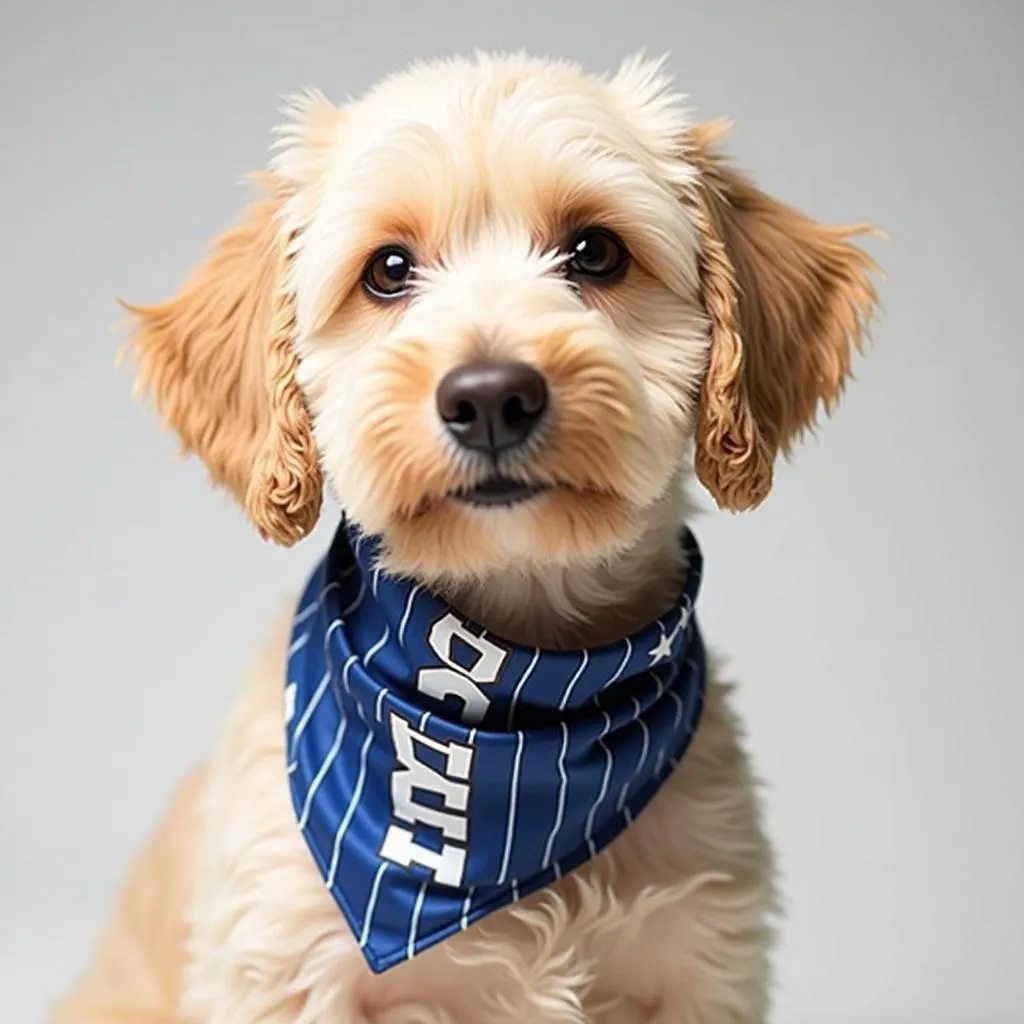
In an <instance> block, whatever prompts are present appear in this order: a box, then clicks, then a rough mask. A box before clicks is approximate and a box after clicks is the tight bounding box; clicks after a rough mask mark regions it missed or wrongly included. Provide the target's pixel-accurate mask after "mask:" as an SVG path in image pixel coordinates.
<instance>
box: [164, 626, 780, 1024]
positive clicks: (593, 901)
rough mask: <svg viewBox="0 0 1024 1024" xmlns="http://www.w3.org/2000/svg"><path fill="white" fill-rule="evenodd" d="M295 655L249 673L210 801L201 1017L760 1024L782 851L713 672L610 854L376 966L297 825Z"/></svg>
mask: <svg viewBox="0 0 1024 1024" xmlns="http://www.w3.org/2000/svg"><path fill="white" fill-rule="evenodd" d="M284 646H285V645H284V642H283V640H282V641H281V642H280V643H279V644H278V645H277V650H276V651H275V653H274V654H273V655H271V656H270V657H268V658H267V659H265V661H264V663H263V664H262V665H261V666H260V667H259V669H258V670H257V671H256V672H255V673H254V674H253V675H252V676H251V678H250V680H249V682H248V684H247V686H246V688H245V691H244V692H243V694H242V696H241V699H240V700H239V702H238V705H237V707H236V709H235V711H234V714H233V715H232V717H231V719H230V722H229V724H228V726H227V729H226V730H225V733H224V735H223V737H222V739H221V741H220V743H219V745H218V747H217V749H216V751H215V753H214V756H213V759H212V762H211V764H210V767H209V772H208V776H207V781H206V784H205V789H204V792H203V794H202V797H201V811H200V815H201V817H200V829H199V850H198V853H197V872H196V885H195V888H194V892H193V896H192V899H191V903H190V906H189V909H188V912H187V919H188V920H187V930H188V937H187V946H188V967H187V968H186V973H185V982H184V992H183V1004H184V1009H185V1011H186V1013H187V1014H188V1015H189V1017H190V1018H191V1019H194V1020H196V1021H204V1022H208V1024H250V1022H251V1021H254V1020H259V1021H261V1022H262V1024H270V1022H277V1021H280V1022H281V1024H284V1022H286V1021H287V1022H289V1024H313V1022H316V1024H349V1022H360V1024H362V1022H364V1021H365V1022H371V1021H374V1022H377V1021H379V1022H382V1024H416V1022H430V1024H454V1022H466V1024H484V1022H490V1021H493V1022H499V1021H501V1022H509V1024H511V1022H513V1021H517V1022H518V1021H531V1022H536V1024H542V1022H549V1021H550V1022H556V1021H559V1022H561V1021H594V1022H597V1021H602V1022H616V1024H618V1022H623V1024H628V1022H631V1021H646V1020H653V1021H659V1022H660V1021H665V1022H668V1021H690V1020H693V1021H695V1022H696V1021H702V1022H715V1021H719V1020H721V1021H730V1020H737V1021H757V1020H761V1019H762V1017H763V1013H764V1009H765V1007H764V1006H763V998H764V997H763V995H762V993H763V992H764V991H765V988H766V984H765V981H766V978H765V975H766V972H767V969H768V968H767V957H766V952H767V946H768V943H767V941H766V939H767V936H766V934H765V932H766V928H767V926H766V924H765V921H766V917H767V915H768V912H769V910H770V908H771V905H772V901H773V889H772V873H771V863H770V855H769V851H768V846H767V844H766V842H765V839H764V837H763V835H762V833H761V831H760V823H759V814H758V810H757V806H756V799H755V793H754V789H753V783H752V779H751V776H750V772H749V768H748V764H747V760H746V757H745V755H744V753H743V751H742V749H741V747H740V742H739V729H738V725H737V722H736V719H735V717H734V716H733V713H732V711H731V710H730V708H729V704H728V701H729V691H728V688H727V687H726V686H723V685H722V684H720V683H717V682H715V680H714V671H713V668H712V670H711V679H710V680H709V688H708V700H707V707H706V710H705V713H704V719H703V721H702V723H701V726H700V729H699V730H698V733H697V736H696V738H695V740H694V743H693V746H692V748H691V750H690V752H689V753H688V755H687V757H686V758H685V759H684V761H683V762H682V763H681V764H680V766H679V768H678V769H677V771H676V774H675V775H674V776H673V778H672V779H670V780H669V781H668V782H667V783H666V784H665V785H664V787H663V788H662V790H661V792H660V793H659V794H658V795H657V797H656V798H655V799H654V800H653V801H652V803H651V805H650V806H649V807H648V808H647V809H646V810H645V811H644V812H643V814H642V815H641V816H640V817H639V818H638V819H637V821H636V823H635V825H634V826H633V827H632V828H631V829H629V830H627V832H626V833H624V834H623V835H622V836H621V837H620V838H619V839H618V840H617V841H615V842H614V843H613V844H612V846H611V847H609V849H607V850H606V851H605V852H604V853H602V854H600V855H599V856H598V857H597V858H596V859H595V860H593V861H592V862H589V863H587V864H586V865H584V866H583V867H581V868H580V869H579V870H578V871H576V872H575V873H573V874H572V875H571V876H569V877H568V878H565V879H563V880H562V881H561V882H560V883H558V884H557V885H555V886H553V887H552V888H550V889H547V890H544V891H542V892H541V893H539V894H537V895H535V896H533V897H531V898H529V899H526V900H524V901H523V902H522V903H521V904H519V905H518V906H517V907H514V908H510V909H507V910H504V911H499V912H497V913H495V914H493V915H491V916H490V917H488V918H487V919H485V920H484V921H483V922H481V923H480V924H479V925H477V926H474V927H473V928H470V929H469V930H468V931H467V932H465V933H462V934H460V935H458V936H456V937H454V938H452V939H450V940H447V941H445V942H444V943H442V944H441V945H440V946H438V947H436V948H434V949H432V950H428V951H427V952H425V953H423V954H421V955H420V956H418V957H416V958H415V959H413V960H412V961H410V962H408V963H405V964H402V965H400V966H399V967H396V968H394V969H393V970H391V971H388V972H387V973H386V974H385V975H373V974H371V973H370V971H369V970H368V968H367V967H366V965H365V963H364V961H363V959H362V956H361V954H360V952H359V950H358V948H357V947H356V944H355V941H354V940H353V938H352V936H351V933H350V931H349V929H348V926H347V925H346V924H345V922H344V920H343V919H342V917H341V915H340V913H339V912H338V909H337V907H336V905H335V904H334V901H333V900H332V898H331V896H330V894H329V893H328V892H327V891H326V889H325V888H324V885H323V882H322V880H321V878H320V876H319V874H318V872H317V870H316V868H315V866H314V865H313V864H312V862H311V861H310V858H309V854H308V851H307V850H306V849H305V846H304V844H303V841H302V837H301V835H300V834H299V833H298V831H297V829H296V827H295V819H294V815H293V813H292V809H291V806H290V804H289V800H288V793H287V783H286V777H285V773H284V750H283V743H284V732H283V729H282V722H281V716H282V710H281V704H282V701H281V678H282V671H283V651H284Z"/></svg>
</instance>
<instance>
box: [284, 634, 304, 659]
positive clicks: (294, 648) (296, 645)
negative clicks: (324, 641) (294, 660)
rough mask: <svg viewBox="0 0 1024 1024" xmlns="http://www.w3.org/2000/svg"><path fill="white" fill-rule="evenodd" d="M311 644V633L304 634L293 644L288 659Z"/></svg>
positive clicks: (289, 649)
mask: <svg viewBox="0 0 1024 1024" xmlns="http://www.w3.org/2000/svg"><path fill="white" fill-rule="evenodd" d="M307 643H309V631H308V630H307V631H306V632H305V633H303V634H302V635H301V636H300V637H299V638H298V639H297V640H294V641H293V642H292V645H291V647H289V648H288V657H289V658H291V657H293V656H294V655H296V654H298V653H299V651H301V650H302V648H303V647H305V646H306V644H307Z"/></svg>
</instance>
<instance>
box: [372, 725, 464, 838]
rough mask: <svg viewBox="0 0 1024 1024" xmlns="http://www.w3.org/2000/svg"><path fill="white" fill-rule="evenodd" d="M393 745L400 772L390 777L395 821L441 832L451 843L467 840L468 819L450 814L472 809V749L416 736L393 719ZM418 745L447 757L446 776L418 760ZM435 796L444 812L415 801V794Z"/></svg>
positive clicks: (445, 759) (395, 772)
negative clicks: (470, 799)
mask: <svg viewBox="0 0 1024 1024" xmlns="http://www.w3.org/2000/svg"><path fill="white" fill-rule="evenodd" d="M391 742H392V743H393V744H394V747H395V756H396V757H397V758H398V761H399V764H400V765H401V768H400V769H396V770H395V771H394V772H392V775H391V801H392V805H393V807H394V814H395V817H396V818H399V819H401V820H402V821H407V822H409V824H410V825H416V824H423V825H431V826H432V827H434V828H439V829H440V830H441V831H442V832H443V833H444V834H445V836H446V838H448V839H458V840H460V841H463V842H464V841H465V839H466V819H465V817H464V816H463V815H461V814H452V813H450V811H463V812H464V811H465V810H466V808H467V807H468V806H469V784H468V783H467V781H466V780H467V779H468V778H469V769H470V766H471V764H472V763H473V748H472V747H466V746H463V745H462V744H460V743H439V742H438V741H437V740H432V739H431V738H430V737H429V736H424V735H423V733H421V732H417V731H416V730H415V729H414V728H413V727H412V726H411V725H410V724H409V723H408V722H407V721H406V720H405V719H404V718H402V717H401V716H399V715H395V714H392V715H391ZM416 743H422V744H423V745H424V746H425V747H429V748H430V749H431V750H434V751H436V752H437V753H438V754H442V755H443V756H444V774H441V773H440V772H437V771H435V770H434V769H433V768H431V767H430V765H429V764H425V763H424V762H423V761H421V760H420V759H419V758H418V757H417V756H416V747H415V744H416ZM417 789H418V790H421V791H422V792H426V793H435V794H436V795H437V796H439V797H441V799H442V801H443V806H444V809H443V810H442V809H441V808H438V807H429V806H426V805H425V804H421V803H417V802H416V800H414V799H413V791H414V790H417Z"/></svg>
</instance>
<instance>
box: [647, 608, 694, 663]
mask: <svg viewBox="0 0 1024 1024" xmlns="http://www.w3.org/2000/svg"><path fill="white" fill-rule="evenodd" d="M689 621H690V615H689V610H688V609H686V608H684V609H683V613H682V614H681V615H680V616H679V621H678V622H677V623H676V624H675V626H674V627H673V629H672V632H671V633H666V632H665V630H662V631H661V639H660V640H659V641H658V642H657V644H656V645H655V646H654V649H653V650H651V651H648V652H647V653H648V654H649V655H650V658H651V664H652V665H657V663H658V662H659V661H661V660H662V659H663V658H671V657H672V647H673V645H674V644H675V642H676V637H678V636H679V634H680V633H682V631H683V630H684V629H686V626H687V624H688V623H689Z"/></svg>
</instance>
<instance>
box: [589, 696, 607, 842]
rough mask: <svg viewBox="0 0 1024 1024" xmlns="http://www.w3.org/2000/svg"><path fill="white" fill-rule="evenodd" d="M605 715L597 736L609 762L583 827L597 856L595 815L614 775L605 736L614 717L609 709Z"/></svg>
mask: <svg viewBox="0 0 1024 1024" xmlns="http://www.w3.org/2000/svg"><path fill="white" fill-rule="evenodd" d="M601 714H602V715H604V729H602V730H601V735H600V736H598V738H597V745H598V746H599V747H600V748H601V749H602V750H603V751H604V756H605V758H606V759H607V763H606V764H605V766H604V778H603V779H602V780H601V791H600V793H598V795H597V799H596V800H595V801H594V802H593V803H592V804H591V805H590V812H589V813H588V814H587V821H586V824H585V825H584V827H583V835H584V838H585V839H586V840H587V846H588V848H589V849H590V856H591V857H596V856H597V850H596V849H595V847H594V840H593V838H592V836H593V832H594V815H595V814H597V809H598V807H600V806H601V803H602V802H603V801H604V798H605V797H606V796H607V795H608V783H609V782H610V781H611V777H612V752H611V751H610V750H609V749H608V744H607V743H605V741H604V738H605V736H607V735H608V730H609V729H611V727H612V719H611V716H610V715H609V714H608V712H607V711H602V712H601Z"/></svg>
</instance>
